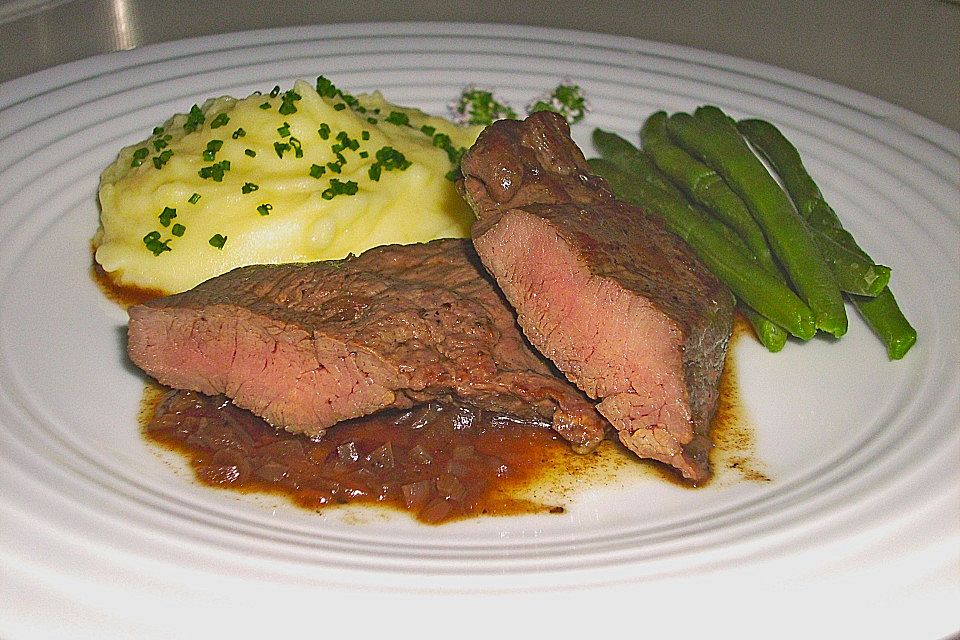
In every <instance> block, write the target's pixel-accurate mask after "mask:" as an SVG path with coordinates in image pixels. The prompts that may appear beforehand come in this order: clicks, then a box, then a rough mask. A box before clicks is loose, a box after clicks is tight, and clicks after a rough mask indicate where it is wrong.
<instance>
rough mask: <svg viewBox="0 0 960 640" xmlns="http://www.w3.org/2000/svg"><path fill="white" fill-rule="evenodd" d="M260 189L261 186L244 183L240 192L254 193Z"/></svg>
mask: <svg viewBox="0 0 960 640" xmlns="http://www.w3.org/2000/svg"><path fill="white" fill-rule="evenodd" d="M259 188H260V187H259V185H256V184H254V183H252V182H244V183H243V186H242V187H240V191H241V192H242V193H252V192H254V191H256V190H257V189H259Z"/></svg>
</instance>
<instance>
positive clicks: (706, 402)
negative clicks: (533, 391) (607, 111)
mask: <svg viewBox="0 0 960 640" xmlns="http://www.w3.org/2000/svg"><path fill="white" fill-rule="evenodd" d="M461 169H462V172H463V179H462V181H461V182H460V189H461V192H462V193H463V194H464V196H465V197H466V199H467V200H468V201H469V202H470V204H471V206H472V207H473V209H474V211H475V212H476V214H477V216H478V218H479V221H478V222H477V223H476V224H475V225H474V228H473V240H474V245H475V246H476V248H477V252H478V254H479V255H480V258H481V260H482V261H483V264H484V266H485V267H486V268H487V270H488V271H489V272H490V273H491V274H493V276H494V277H495V278H496V280H497V283H498V284H499V285H500V287H501V289H502V290H503V293H504V294H505V295H506V297H507V299H508V300H509V302H510V304H511V305H513V307H514V308H515V309H516V311H517V313H518V315H519V323H520V326H521V327H522V328H523V331H524V332H525V333H526V335H527V337H528V338H529V339H530V342H531V343H533V345H534V346H535V347H537V349H539V350H540V351H541V352H542V353H543V354H544V355H546V356H547V357H548V358H550V359H551V360H552V361H553V362H554V363H555V364H556V365H557V367H558V368H559V369H560V370H561V371H562V372H563V373H564V374H566V376H567V377H568V378H569V379H570V380H571V381H572V382H574V383H575V384H576V385H577V386H578V387H580V388H581V389H583V390H584V391H585V392H586V393H587V394H588V395H589V396H590V397H591V398H595V399H598V400H600V402H599V404H598V405H597V408H598V409H599V411H600V413H602V414H603V415H604V416H606V417H607V418H608V419H609V420H610V422H611V423H613V425H614V426H615V427H616V428H617V430H618V432H619V436H620V439H621V441H622V442H623V443H624V444H625V445H626V446H627V447H629V448H630V449H631V450H633V451H634V452H636V453H637V454H638V455H640V456H641V457H646V458H653V459H656V460H660V461H661V462H664V463H666V464H669V465H672V466H674V467H676V468H677V469H678V470H679V471H680V472H681V473H682V474H683V475H684V476H685V477H686V478H688V479H690V480H692V481H694V482H700V481H702V480H704V479H706V478H707V477H709V474H710V469H709V461H708V453H709V448H710V441H709V428H710V421H711V419H712V416H713V413H714V410H715V408H716V404H717V397H718V383H719V378H720V373H721V371H722V369H723V363H724V357H725V355H726V350H727V344H728V341H729V338H730V331H731V323H732V314H733V298H732V296H731V294H730V292H729V291H728V290H727V289H726V288H725V287H724V286H723V284H722V283H720V282H719V281H718V280H717V279H716V278H715V277H714V276H713V275H712V274H711V273H710V272H709V271H707V269H706V268H705V267H704V266H703V265H702V263H701V262H700V261H699V260H698V259H697V258H696V256H694V255H693V253H692V252H691V251H690V249H689V248H688V247H687V246H686V245H685V244H684V243H683V242H682V241H681V240H680V239H679V238H677V237H676V236H674V235H672V234H670V233H669V232H668V231H667V230H666V229H665V228H664V227H663V225H662V224H661V223H660V222H659V221H658V220H657V219H656V218H655V217H653V216H651V215H649V214H647V213H646V212H644V211H643V210H641V209H638V208H636V207H633V206H630V205H628V204H626V203H624V202H621V201H619V200H617V199H616V198H615V197H614V196H613V195H612V194H611V193H610V191H609V189H608V188H607V185H606V183H605V182H604V181H603V180H602V179H601V178H599V177H596V176H593V175H591V174H590V172H589V167H588V165H587V163H586V161H585V159H584V157H583V154H582V153H581V151H580V149H579V148H578V147H577V146H576V144H575V143H574V142H573V140H572V139H571V138H570V130H569V127H568V126H567V123H566V122H565V121H564V120H563V119H562V118H560V117H559V116H557V115H556V114H553V113H549V112H542V113H537V114H534V115H532V116H530V117H529V118H528V119H527V120H525V121H522V122H521V121H515V120H504V121H500V122H497V123H494V124H493V125H491V126H490V127H488V128H487V129H486V130H485V131H484V132H483V133H482V134H481V135H480V138H479V140H478V141H477V143H476V144H475V145H474V146H473V147H472V148H471V149H470V151H469V152H468V153H467V154H466V156H465V157H464V158H463V161H462V164H461Z"/></svg>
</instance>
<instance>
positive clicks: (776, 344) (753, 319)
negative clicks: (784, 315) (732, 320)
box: [737, 302, 787, 353]
mask: <svg viewBox="0 0 960 640" xmlns="http://www.w3.org/2000/svg"><path fill="white" fill-rule="evenodd" d="M737 306H738V307H739V308H740V312H741V313H743V317H745V318H746V319H747V322H749V323H750V326H751V327H752V328H753V332H754V333H755V334H756V336H757V340H759V341H760V344H762V345H763V346H764V347H766V348H767V351H769V352H771V353H777V352H778V351H781V350H782V349H783V347H784V345H786V344H787V332H786V330H785V329H784V328H783V327H781V326H780V325H778V324H777V323H775V322H773V321H771V320H768V319H767V318H765V317H763V316H762V315H760V314H759V313H758V312H757V311H754V310H753V309H751V308H750V307H748V306H747V305H745V304H743V303H742V302H738V304H737Z"/></svg>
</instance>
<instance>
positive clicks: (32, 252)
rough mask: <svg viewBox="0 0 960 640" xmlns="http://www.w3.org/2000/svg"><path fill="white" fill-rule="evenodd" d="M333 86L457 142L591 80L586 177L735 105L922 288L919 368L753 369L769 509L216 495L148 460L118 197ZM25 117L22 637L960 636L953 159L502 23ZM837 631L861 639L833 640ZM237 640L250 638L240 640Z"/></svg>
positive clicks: (2, 531)
mask: <svg viewBox="0 0 960 640" xmlns="http://www.w3.org/2000/svg"><path fill="white" fill-rule="evenodd" d="M321 73H322V74H324V75H326V76H328V77H329V78H331V79H332V80H334V82H336V83H337V84H338V85H340V86H341V87H343V88H345V89H347V90H350V91H352V92H362V91H370V90H374V89H379V90H381V91H383V92H384V93H385V94H386V96H387V97H388V98H390V99H392V100H393V101H395V102H399V103H402V104H409V105H413V106H418V107H420V108H423V109H425V110H427V111H431V112H435V113H439V114H445V113H446V106H447V103H448V102H449V101H450V100H452V99H453V98H455V97H456V96H457V95H458V93H459V91H460V89H461V88H463V86H465V85H466V84H468V83H476V84H478V85H482V86H487V87H491V88H494V89H496V90H497V91H498V92H499V93H500V94H501V95H502V96H503V97H504V98H506V99H507V100H509V101H510V102H511V103H512V104H514V105H515V106H518V107H521V108H522V107H523V106H524V105H525V104H526V103H527V102H529V101H530V100H531V99H533V98H534V97H536V95H537V94H538V93H540V92H541V91H544V90H547V89H549V88H551V87H553V86H555V85H556V84H557V82H558V81H560V80H561V79H564V78H569V79H572V80H573V81H575V82H577V83H578V84H580V85H581V86H582V87H583V88H584V89H585V91H586V94H587V96H588V97H589V99H590V102H591V105H592V112H591V113H590V115H589V117H588V120H587V122H586V123H584V124H581V125H578V126H577V127H576V128H575V130H574V134H575V137H576V138H577V139H578V141H579V142H580V143H581V145H582V146H583V147H584V148H585V150H586V151H587V152H588V154H589V152H590V151H591V147H590V144H589V134H590V130H591V128H592V127H594V126H600V127H604V128H607V129H613V130H615V131H618V132H620V133H621V134H623V135H625V136H631V137H635V135H636V131H637V128H638V127H639V124H640V122H641V120H642V118H643V117H644V116H645V115H647V114H648V113H650V112H651V111H653V110H655V109H659V108H663V109H667V110H668V111H673V110H687V109H691V108H693V107H695V106H697V105H699V104H704V103H714V104H718V105H720V106H722V107H723V108H725V109H727V110H728V111H729V112H730V113H731V114H733V115H735V116H746V115H757V116H761V117H765V118H767V119H770V120H772V121H774V122H775V123H777V124H779V125H780V126H781V127H782V129H783V130H784V131H785V133H786V134H787V135H788V136H789V137H791V138H792V139H793V140H794V141H795V143H796V144H797V146H798V147H799V148H800V150H801V153H802V154H803V156H804V157H805V159H806V161H807V164H808V167H809V169H810V170H811V172H812V173H813V174H814V176H815V178H817V179H818V180H819V182H820V184H821V186H822V188H823V191H824V192H825V194H826V196H827V198H828V200H830V201H831V202H832V203H833V204H834V206H835V208H836V209H837V210H838V211H839V213H840V215H841V217H842V218H843V220H844V221H845V223H846V225H847V227H848V228H849V229H850V230H851V231H852V232H853V233H854V234H855V235H857V236H858V237H859V238H860V239H861V243H862V244H863V246H864V247H865V248H867V250H868V251H869V252H870V253H871V254H873V255H874V257H875V258H876V259H877V260H878V261H880V262H883V263H886V264H889V265H892V266H893V267H894V279H893V288H894V290H895V292H896V294H897V297H898V299H899V301H900V303H901V306H902V307H903V308H904V310H905V312H906V314H907V315H908V316H909V318H910V319H911V320H912V321H913V323H914V324H915V325H916V327H917V328H918V330H919V334H920V340H919V343H918V344H917V346H916V347H915V348H914V349H913V351H911V352H910V353H909V355H908V356H907V357H906V358H905V359H904V360H902V361H900V362H888V361H887V359H886V354H885V352H884V350H883V348H882V346H881V345H880V343H879V342H878V341H877V340H876V339H875V338H874V337H873V335H872V334H871V333H870V331H869V330H868V329H867V328H866V327H865V326H864V325H863V323H862V322H861V321H860V320H859V318H857V317H855V314H853V312H852V310H851V329H850V332H849V334H848V335H847V336H846V337H845V338H844V339H843V340H842V341H840V342H838V343H832V342H829V341H827V340H819V339H818V340H815V341H813V343H812V344H807V345H803V346H799V345H789V346H788V347H787V349H786V350H785V351H784V352H782V353H780V354H778V355H770V354H767V353H765V352H763V351H762V349H761V348H760V347H759V346H758V345H756V344H755V343H754V342H752V341H750V340H743V341H741V342H740V343H739V344H738V347H737V353H736V361H737V363H738V371H739V375H740V380H739V384H740V388H741V391H742V396H743V402H744V404H745V406H746V410H747V414H748V415H749V418H750V421H751V422H752V423H753V424H754V425H755V431H756V440H757V442H756V451H755V458H756V459H757V460H759V461H760V463H762V465H763V468H764V470H765V471H766V472H767V474H768V475H769V476H770V477H771V478H772V481H771V482H769V483H756V482H747V481H740V480H738V478H737V477H736V474H732V473H730V472H726V473H725V474H724V473H723V472H722V473H721V478H720V481H718V482H715V483H714V484H713V485H711V486H709V487H707V488H705V489H703V490H700V491H689V490H683V489H680V488H677V487H675V486H673V485H671V484H668V483H663V482H661V481H658V480H656V479H653V478H650V477H638V478H636V479H634V480H632V481H630V482H623V483H619V484H617V485H615V486H609V487H599V488H597V487H593V488H586V489H584V490H583V491H581V492H580V493H578V494H577V495H576V499H575V500H573V502H572V503H571V504H570V505H569V508H568V512H567V514H566V515H563V516H524V517H511V518H496V519H478V520H470V521H466V522H461V523H456V524H451V525H446V526H442V527H427V526H422V525H418V524H416V523H414V522H413V521H411V520H410V519H408V518H406V517H404V516H396V517H386V516H372V515H369V514H366V515H364V512H359V515H358V514H356V513H353V514H348V515H347V516H344V515H343V514H342V513H338V512H331V513H326V514H322V515H315V514H309V513H304V512H300V511H297V510H296V509H293V508H290V507H287V506H285V505H284V504H276V501H275V500H274V501H269V500H263V499H256V498H252V497H243V496H237V495H235V494H232V493H228V492H218V491H212V490H209V489H205V488H202V487H198V486H196V485H194V484H193V483H192V482H191V481H190V478H189V475H188V474H185V473H182V472H177V471H176V470H175V469H172V468H171V466H170V464H169V462H166V461H164V459H163V458H162V457H160V456H158V455H157V454H156V452H155V451H154V450H153V449H152V448H151V447H150V446H148V445H147V444H146V443H144V442H143V441H142V440H141V438H140V435H139V433H138V427H137V421H136V412H137V406H138V402H139V399H140V393H141V389H142V378H141V377H140V376H139V375H138V374H137V373H136V372H135V371H134V370H133V369H132V368H131V367H130V366H129V365H128V364H126V363H125V360H124V357H123V336H124V333H123V329H124V323H125V314H124V312H123V311H122V310H120V309H119V308H118V307H117V306H115V305H114V304H113V303H111V302H109V301H108V300H106V299H105V298H104V296H103V295H102V294H101V293H100V292H99V291H98V289H97V287H96V286H95V284H94V283H93V282H92V280H91V278H90V253H89V240H90V237H91V235H92V234H93V232H94V230H95V229H96V226H97V206H96V198H95V194H96V188H97V180H98V176H99V173H100V171H101V170H102V169H103V167H105V166H106V165H107V164H108V163H109V162H110V161H111V160H112V159H113V158H114V156H115V154H116V152H117V150H118V149H119V148H120V147H121V146H122V145H125V144H130V143H132V142H134V141H136V140H138V139H142V138H143V137H144V136H145V135H147V134H148V133H149V131H150V130H151V128H152V127H153V126H154V125H155V124H157V123H159V122H161V121H162V120H164V119H165V117H166V116H168V115H169V114H171V113H173V112H175V111H185V110H187V109H189V107H190V105H192V104H193V103H195V102H200V101H202V100H203V99H205V98H207V97H211V96H216V95H221V94H225V93H226V94H232V95H246V94H247V93H249V92H250V91H253V90H255V89H260V90H264V89H266V90H269V89H270V88H271V87H273V85H274V84H280V85H281V86H289V85H290V83H292V81H293V80H294V79H296V78H307V79H311V78H313V77H315V76H316V75H318V74H321ZM0 108H2V111H0V304H2V308H0V385H2V391H0V635H2V636H4V637H10V638H19V637H33V636H34V635H50V634H54V635H62V636H63V637H66V636H69V637H85V636H96V637H114V636H115V637H154V636H156V637H170V636H171V635H173V636H178V637H182V636H183V635H186V634H187V633H188V632H190V631H198V630H202V629H206V628H208V627H207V626H206V625H211V626H210V627H209V628H211V629H228V628H231V629H234V630H237V629H239V630H242V631H246V632H250V633H254V632H259V631H260V630H261V629H263V630H270V631H273V632H276V626H271V625H279V626H280V627H284V626H286V625H293V624H294V623H299V622H304V623H309V624H311V626H310V627H304V628H321V629H332V628H338V627H340V626H347V625H348V623H349V624H353V623H354V622H355V621H356V623H358V624H361V625H362V627H363V628H366V629H368V630H369V629H371V628H377V629H380V628H389V627H390V626H396V625H400V626H404V625H406V624H408V623H410V624H412V623H413V622H416V623H417V624H427V625H428V627H429V628H439V627H437V626H435V625H438V624H441V625H442V624H444V623H449V622H450V621H453V620H455V619H456V618H457V617H460V621H459V623H458V624H457V627H456V628H458V629H460V630H461V631H464V630H466V631H471V630H472V631H476V630H480V629H490V628H495V627H496V625H498V624H504V623H503V622H502V620H503V616H506V615H509V614H511V613H524V612H526V613H529V614H530V616H532V617H528V618H521V619H517V620H515V621H513V622H511V623H510V624H511V625H513V626H511V627H510V628H511V629H514V630H516V629H518V628H519V627H518V626H517V625H523V624H524V620H525V621H526V623H528V624H530V625H535V628H537V629H539V630H541V631H543V632H546V631H549V630H552V629H562V630H565V631H575V630H581V629H582V630H585V631H589V630H594V631H595V630H596V629H597V625H598V624H600V625H602V624H603V623H604V622H609V623H612V622H613V621H616V620H620V621H621V622H631V623H635V626H636V628H637V629H638V631H640V630H643V631H668V630H674V631H680V632H681V634H683V631H684V630H686V631H689V632H693V631H713V632H716V631H718V630H724V629H727V628H728V627H729V628H736V629H739V630H740V631H750V630H760V629H769V630H771V631H772V630H774V629H775V630H777V632H778V634H779V635H780V636H784V635H792V634H793V633H797V634H798V635H799V634H801V633H805V632H808V631H812V630H823V629H825V628H829V629H831V630H833V631H839V630H841V629H845V628H849V629H850V630H851V631H852V630H856V632H857V634H858V635H859V636H860V637H863V636H864V635H866V633H867V632H868V631H872V632H874V633H875V634H876V633H879V636H877V637H881V636H884V637H885V636H886V635H888V634H896V633H898V632H901V631H903V632H906V631H909V632H910V635H911V637H936V636H942V635H944V634H946V633H948V632H950V631H952V630H954V629H956V626H957V617H956V613H955V611H954V610H951V609H950V606H951V605H952V604H956V598H957V596H958V593H960V589H958V579H960V578H958V552H960V464H958V463H960V438H958V423H960V418H958V415H960V410H958V398H960V381H958V373H960V366H958V364H960V357H958V344H960V342H958V338H957V328H958V327H957V318H958V317H960V260H958V240H960V231H958V229H960V218H958V214H957V205H958V202H960V188H958V178H957V167H958V164H957V163H958V156H960V152H958V149H960V139H958V135H957V134H956V133H955V132H951V131H948V130H946V129H944V128H942V127H939V126H937V125H935V124H933V123H931V122H929V121H927V120H924V119H922V118H920V117H918V116H916V115H913V114H911V113H909V112H906V111H903V110H902V109H899V108H897V107H893V106H891V105H889V104H886V103H883V102H880V101H878V100H875V99H872V98H869V97H867V96H864V95H862V94H858V93H855V92H852V91H849V90H846V89H843V88H840V87H837V86H834V85H830V84H827V83H824V82H821V81H817V80H814V79H811V78H808V77H804V76H800V75H797V74H793V73H789V72H786V71H783V70H780V69H776V68H772V67H767V66H762V65H758V64H754V63H748V62H744V61H742V60H737V59H732V58H729V57H723V56H719V55H714V54H709V53H703V52H698V51H693V50H690V49H684V48H678V47H672V46H665V45H660V44H653V43H647V42H641V41H637V40H631V39H626V38H616V37H610V36H601V35H596V34H587V33H574V32H561V31H554V30H540V29H532V28H518V27H506V26H490V25H486V26H467V25H450V24H444V25H441V24H405V25H398V24H368V25H362V26H357V25H354V26H345V25H337V26H330V27H316V28H297V29H285V30H272V31H260V32H251V33H245V34H241V35H229V36H220V37H214V38H202V39H196V40H188V41H182V42H176V43H171V44H165V45H160V46H151V47H145V48H143V49H139V50H134V51H131V52H127V53H120V54H115V55H107V56H101V57H97V58H92V59H88V60H84V61H80V62H78V63H74V64H70V65H66V66H64V67H59V68H56V69H52V70H49V71H44V72H41V73H38V74H35V75H33V76H29V77H26V78H22V79H18V80H14V81H12V82H8V83H6V84H3V85H0ZM255 603H259V604H255ZM371 607H373V609H371ZM574 607H575V608H576V609H573V608H574ZM408 608H413V610H414V611H415V612H414V613H409V612H408V611H407V610H408ZM331 611H334V613H331ZM811 611H817V612H819V613H817V614H816V615H810V614H809V612H811ZM372 612H376V613H375V614H373V613H372ZM830 612H836V613H840V614H841V615H840V617H839V618H837V619H836V622H831V625H830V626H829V627H827V621H829V620H831V618H830ZM268 613H269V614H277V615H279V618H274V617H271V616H267V615H266V614H268ZM218 614H229V616H230V618H229V622H219V623H214V622H212V620H214V619H215V616H216V615H218ZM534 614H535V615H534ZM780 616H787V617H780ZM466 621H469V622H466ZM498 621H499V622H498ZM174 625H176V626H174ZM183 625H186V626H183ZM218 625H222V626H218ZM465 625H466V629H464V626H465ZM601 628H602V626H601Z"/></svg>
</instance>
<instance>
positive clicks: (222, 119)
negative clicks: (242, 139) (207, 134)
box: [210, 113, 230, 129]
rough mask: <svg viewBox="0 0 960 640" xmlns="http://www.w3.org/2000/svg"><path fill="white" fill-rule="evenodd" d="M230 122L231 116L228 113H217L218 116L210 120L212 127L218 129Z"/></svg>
mask: <svg viewBox="0 0 960 640" xmlns="http://www.w3.org/2000/svg"><path fill="white" fill-rule="evenodd" d="M228 122H230V116H228V115H227V114H226V113H219V114H217V117H216V118H214V119H213V120H212V121H211V122H210V128H211V129H218V128H220V127H222V126H223V125H225V124H227V123H228Z"/></svg>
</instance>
